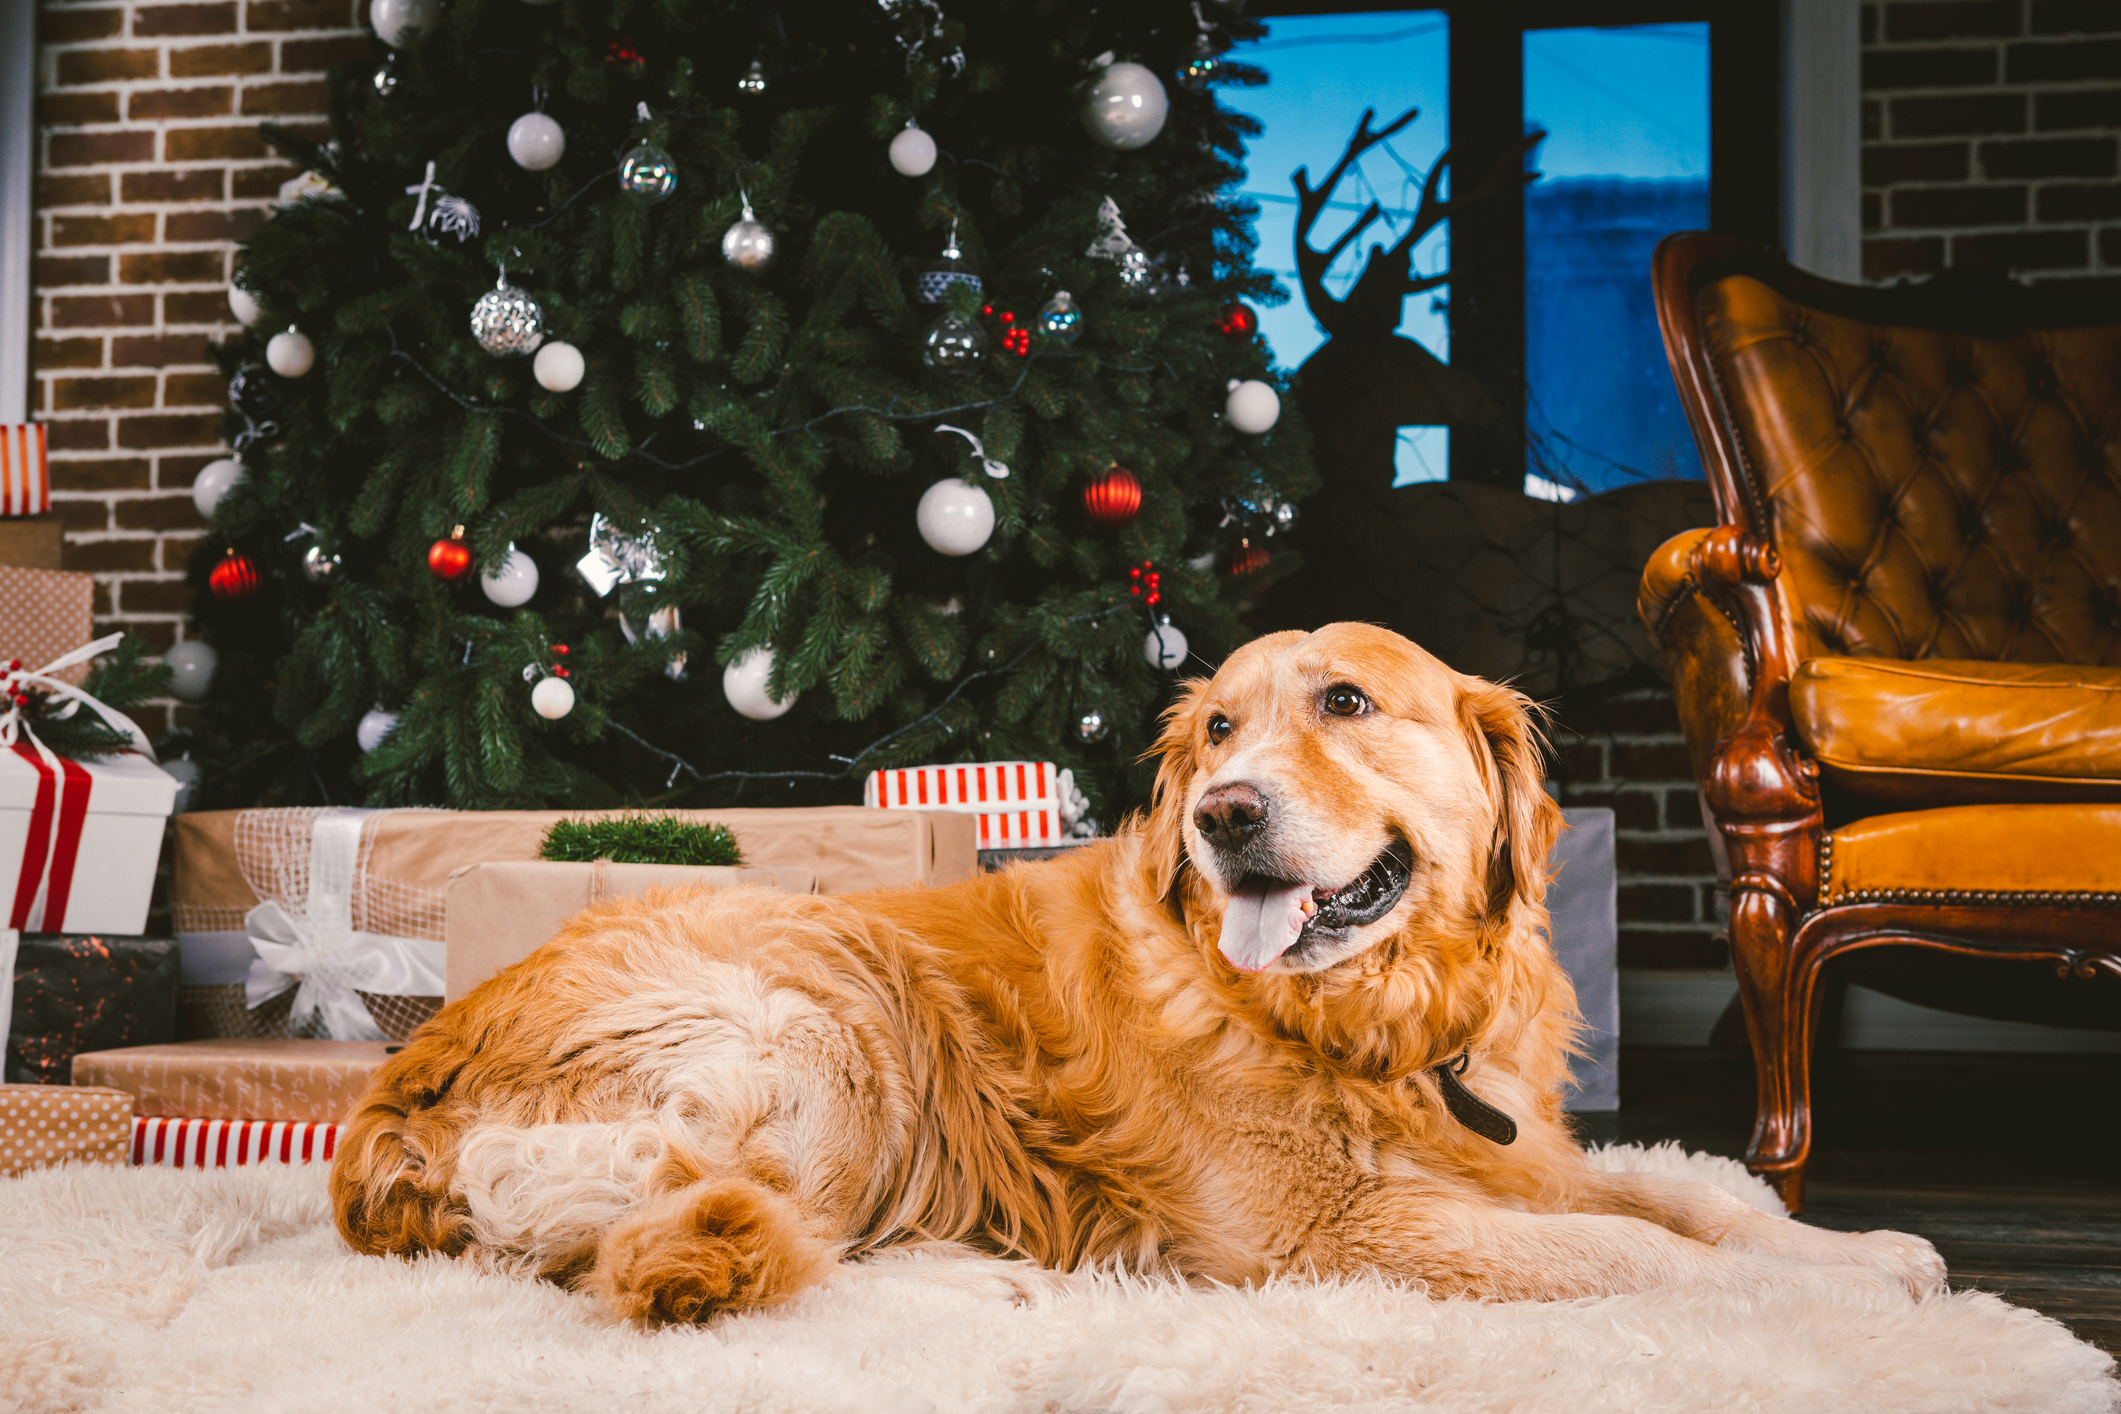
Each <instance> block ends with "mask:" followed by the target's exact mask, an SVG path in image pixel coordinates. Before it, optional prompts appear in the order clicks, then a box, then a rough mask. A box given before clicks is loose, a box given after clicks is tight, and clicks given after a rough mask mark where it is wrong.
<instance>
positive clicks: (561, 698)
mask: <svg viewBox="0 0 2121 1414" xmlns="http://www.w3.org/2000/svg"><path fill="white" fill-rule="evenodd" d="M530 706H531V710H532V711H534V712H536V713H537V714H538V715H539V716H540V717H543V718H545V719H546V720H547V721H552V722H556V721H558V720H559V719H560V718H562V717H564V716H566V715H567V714H568V713H569V712H572V711H573V710H574V684H572V683H570V682H568V681H567V679H565V678H545V679H542V680H541V681H540V682H539V683H538V685H537V686H536V687H534V688H532V689H531V690H530Z"/></svg>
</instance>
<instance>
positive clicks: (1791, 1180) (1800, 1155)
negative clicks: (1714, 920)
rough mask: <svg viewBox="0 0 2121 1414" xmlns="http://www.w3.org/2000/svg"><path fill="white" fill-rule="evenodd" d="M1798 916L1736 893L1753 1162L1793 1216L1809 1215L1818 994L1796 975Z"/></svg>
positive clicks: (1768, 900) (1736, 961)
mask: <svg viewBox="0 0 2121 1414" xmlns="http://www.w3.org/2000/svg"><path fill="white" fill-rule="evenodd" d="M1790 934H1791V927H1790V919H1789V915H1788V913H1787V912H1786V911H1785V910H1784V908H1783V907H1782V906H1781V905H1780V903H1779V901H1778V900H1777V899H1775V898H1774V897H1773V896H1772V895H1771V894H1768V893H1766V892H1762V891H1756V890H1750V889H1745V888H1743V887H1739V888H1734V889H1733V890H1732V899H1731V961H1732V964H1733V966H1734V967H1735V969H1736V971H1737V973H1738V995H1739V998H1740V1000H1741V1001H1742V1002H1743V1003H1744V1006H1745V1019H1746V1031H1747V1033H1748V1034H1749V1035H1750V1036H1751V1038H1752V1042H1753V1067H1754V1072H1755V1075H1756V1077H1757V1081H1758V1085H1759V1099H1758V1103H1757V1108H1756V1110H1755V1112H1754V1118H1753V1139H1752V1143H1751V1144H1750V1145H1749V1146H1748V1147H1747V1149H1746V1155H1745V1164H1746V1167H1747V1168H1749V1169H1751V1170H1752V1171H1753V1172H1754V1173H1756V1174H1759V1175H1760V1176H1761V1177H1762V1178H1765V1179H1766V1180H1767V1181H1768V1182H1769V1183H1770V1184H1772V1185H1773V1186H1774V1188H1775V1191H1776V1193H1777V1194H1779V1195H1780V1196H1781V1198H1782V1202H1783V1205H1784V1206H1785V1207H1787V1208H1788V1209H1789V1210H1790V1211H1791V1212H1792V1213H1798V1212H1802V1211H1803V1210H1804V1166H1805V1161H1806V1160H1807V1159H1808V1158H1810V1157H1811V1147H1812V1115H1811V1046H1812V1029H1813V1023H1814V1020H1815V1018H1816V1014H1817V1000H1816V998H1817V992H1816V990H1815V989H1814V988H1813V987H1812V986H1811V985H1810V979H1809V977H1806V978H1803V979H1800V978H1799V977H1798V976H1796V975H1795V972H1796V969H1794V968H1793V967H1792V961H1793V960H1792V958H1791V956H1790V941H1791V939H1790Z"/></svg>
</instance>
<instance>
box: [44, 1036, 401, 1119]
mask: <svg viewBox="0 0 2121 1414" xmlns="http://www.w3.org/2000/svg"><path fill="white" fill-rule="evenodd" d="M391 1049H392V1048H391V1047H390V1046H389V1044H388V1043H386V1042H383V1041H306V1040H271V1039H261V1038H256V1037H240V1038H230V1039H226V1040H216V1041H179V1042H177V1043H176V1044H174V1045H169V1046H127V1047H126V1048H124V1049H123V1050H117V1051H84V1052H83V1053H82V1054H80V1055H78V1056H75V1057H74V1086H75V1087H80V1086H89V1085H98V1086H112V1087H115V1088H116V1089H119V1090H124V1091H126V1092H128V1093H129V1094H130V1095H131V1096H132V1104H133V1107H134V1112H137V1113H138V1114H140V1115H141V1116H142V1117H144V1118H149V1119H152V1118H156V1117H158V1116H164V1115H167V1116H182V1117H184V1118H188V1119H270V1120H288V1121H311V1122H322V1123H328V1124H336V1123H338V1122H339V1121H341V1120H343V1119H345V1118H346V1112H347V1111H348V1110H349V1109H351V1108H353V1104H354V1101H356V1100H358V1099H360V1098H361V1094H362V1092H363V1091H365V1090H366V1089H367V1088H368V1078H369V1077H370V1076H371V1075H373V1074H375V1072H376V1067H377V1066H379V1065H381V1064H383V1062H384V1060H385V1059H386V1058H387V1057H388V1055H389V1054H390V1051H391ZM53 1088H55V1089H56V1088H61V1087H53ZM128 1133H130V1131H128Z"/></svg>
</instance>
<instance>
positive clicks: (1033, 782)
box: [862, 761, 1068, 849]
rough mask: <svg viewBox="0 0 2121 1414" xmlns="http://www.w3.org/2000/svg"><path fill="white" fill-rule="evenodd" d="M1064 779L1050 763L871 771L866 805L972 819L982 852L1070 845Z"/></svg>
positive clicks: (987, 763) (986, 763) (990, 763)
mask: <svg viewBox="0 0 2121 1414" xmlns="http://www.w3.org/2000/svg"><path fill="white" fill-rule="evenodd" d="M1062 795H1063V790H1062V782H1061V773H1060V772H1059V771H1058V770H1056V769H1055V767H1054V765H1053V763H1052V762H1050V761H980V762H968V763H966V764H964V765H961V766H907V767H903V768H900V769H897V770H890V771H871V772H870V773H869V779H868V780H867V781H866V782H865V783H864V784H863V786H862V804H863V805H865V806H869V807H871V808H877V809H884V810H936V811H946V812H949V813H952V814H961V815H970V816H972V818H973V819H974V820H975V821H976V822H977V829H978V832H979V833H978V839H979V847H980V848H981V849H1036V848H1039V847H1042V846H1049V845H1057V844H1065V843H1067V841H1068V834H1067V830H1066V826H1065V823H1064V822H1063V820H1062V818H1061V817H1062V811H1061V799H1062Z"/></svg>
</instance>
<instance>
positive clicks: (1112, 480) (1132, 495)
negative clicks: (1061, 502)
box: [1083, 462, 1142, 527]
mask: <svg viewBox="0 0 2121 1414" xmlns="http://www.w3.org/2000/svg"><path fill="white" fill-rule="evenodd" d="M1141 508H1142V484H1141V480H1140V479H1139V478H1138V477H1136V476H1135V474H1134V473H1133V472H1131V471H1129V470H1127V469H1126V468H1125V467H1123V466H1121V465H1120V464H1119V463H1118V462H1114V463H1112V469H1111V470H1110V471H1107V472H1106V473H1105V474H1104V475H1103V476H1099V477H1095V478H1093V479H1092V480H1091V482H1090V484H1089V485H1087V486H1085V487H1084V488H1083V509H1084V510H1085V511H1088V512H1089V513H1090V519H1092V520H1094V521H1096V522H1097V523H1098V524H1099V525H1102V526H1108V527H1109V526H1120V525H1125V524H1126V523H1127V522H1128V521H1130V520H1132V519H1134V513H1135V512H1136V511H1139V510H1140V509H1141Z"/></svg>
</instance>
